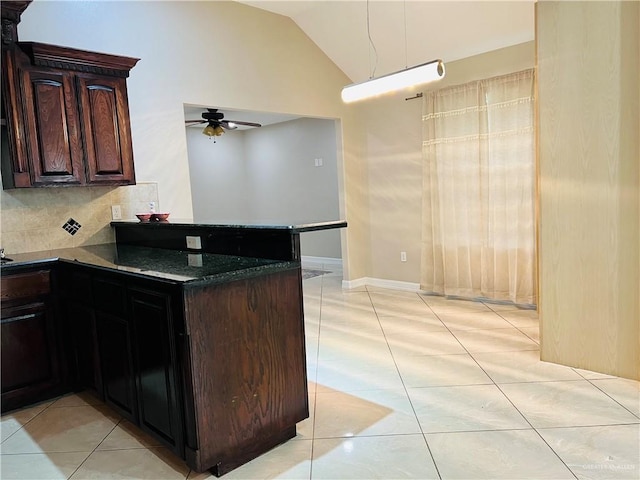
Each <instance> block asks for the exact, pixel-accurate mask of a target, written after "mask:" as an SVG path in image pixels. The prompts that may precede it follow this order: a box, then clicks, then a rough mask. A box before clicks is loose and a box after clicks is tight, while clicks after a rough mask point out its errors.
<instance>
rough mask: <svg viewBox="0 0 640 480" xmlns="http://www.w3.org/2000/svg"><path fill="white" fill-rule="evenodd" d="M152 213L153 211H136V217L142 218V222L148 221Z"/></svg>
mask: <svg viewBox="0 0 640 480" xmlns="http://www.w3.org/2000/svg"><path fill="white" fill-rule="evenodd" d="M151 215H153V214H152V213H136V217H138V220H140V221H141V222H148V221H149V220H150V219H151Z"/></svg>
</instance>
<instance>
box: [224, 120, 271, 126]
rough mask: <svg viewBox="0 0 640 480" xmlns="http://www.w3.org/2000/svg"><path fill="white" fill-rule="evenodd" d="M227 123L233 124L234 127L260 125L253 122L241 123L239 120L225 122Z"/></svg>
mask: <svg viewBox="0 0 640 480" xmlns="http://www.w3.org/2000/svg"><path fill="white" fill-rule="evenodd" d="M225 122H228V123H235V124H236V125H244V126H246V127H261V126H262V125H261V124H259V123H254V122H241V121H240V120H225Z"/></svg>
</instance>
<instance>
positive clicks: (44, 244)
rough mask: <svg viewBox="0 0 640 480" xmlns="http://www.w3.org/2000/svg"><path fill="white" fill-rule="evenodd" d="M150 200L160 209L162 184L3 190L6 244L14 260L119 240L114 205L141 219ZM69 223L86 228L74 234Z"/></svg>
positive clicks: (1, 237) (0, 210)
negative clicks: (29, 254)
mask: <svg viewBox="0 0 640 480" xmlns="http://www.w3.org/2000/svg"><path fill="white" fill-rule="evenodd" d="M149 202H155V205H156V210H157V211H159V207H160V205H159V201H158V184H157V183H154V182H149V183H138V184H137V185H129V186H125V187H71V188H29V189H16V190H3V191H2V193H1V194H0V217H1V222H0V225H1V229H0V246H2V248H4V250H5V252H6V253H7V255H8V256H11V254H12V253H24V252H36V251H40V250H51V249H56V248H69V247H78V246H81V245H96V244H100V243H109V242H113V241H114V240H115V237H114V232H113V229H112V228H111V227H110V226H109V223H110V222H111V206H112V205H120V207H121V210H122V218H123V219H135V214H136V213H140V212H146V211H148V210H149ZM69 219H73V220H74V221H75V222H77V223H78V224H79V225H81V228H79V229H78V230H77V231H76V233H75V234H74V235H71V234H70V233H69V232H68V231H66V230H65V229H63V226H64V225H65V223H67V221H68V220H69ZM67 230H68V229H67Z"/></svg>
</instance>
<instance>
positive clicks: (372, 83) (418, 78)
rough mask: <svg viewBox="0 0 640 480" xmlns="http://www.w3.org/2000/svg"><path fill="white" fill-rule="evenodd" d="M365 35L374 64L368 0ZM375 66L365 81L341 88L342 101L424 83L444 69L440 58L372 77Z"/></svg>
mask: <svg viewBox="0 0 640 480" xmlns="http://www.w3.org/2000/svg"><path fill="white" fill-rule="evenodd" d="M403 7H404V55H405V65H407V63H406V60H407V7H406V0H405V1H403ZM367 36H368V37H369V44H370V45H371V47H372V48H373V51H374V53H375V55H376V65H377V62H378V52H377V50H376V46H375V45H374V43H373V40H372V38H371V31H370V28H369V0H367ZM375 71H376V70H375V67H374V69H373V72H372V73H371V78H370V79H369V80H367V81H366V82H361V83H354V84H351V85H347V86H346V87H344V88H343V89H342V101H343V102H345V103H351V102H356V101H358V100H364V99H366V98H372V97H377V96H379V95H383V94H385V93H391V92H395V91H398V90H403V89H405V88H409V87H414V86H416V85H423V84H425V83H430V82H435V81H437V80H441V79H442V78H444V75H445V69H444V63H443V62H442V60H433V61H431V62H428V63H423V64H421V65H416V66H415V67H411V68H408V67H405V69H404V70H400V71H399V72H394V73H390V74H388V75H383V76H381V77H377V78H374V75H375Z"/></svg>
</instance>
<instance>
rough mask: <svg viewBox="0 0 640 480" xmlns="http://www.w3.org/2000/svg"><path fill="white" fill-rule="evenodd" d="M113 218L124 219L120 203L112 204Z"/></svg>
mask: <svg viewBox="0 0 640 480" xmlns="http://www.w3.org/2000/svg"><path fill="white" fill-rule="evenodd" d="M111 220H122V208H120V205H111Z"/></svg>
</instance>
